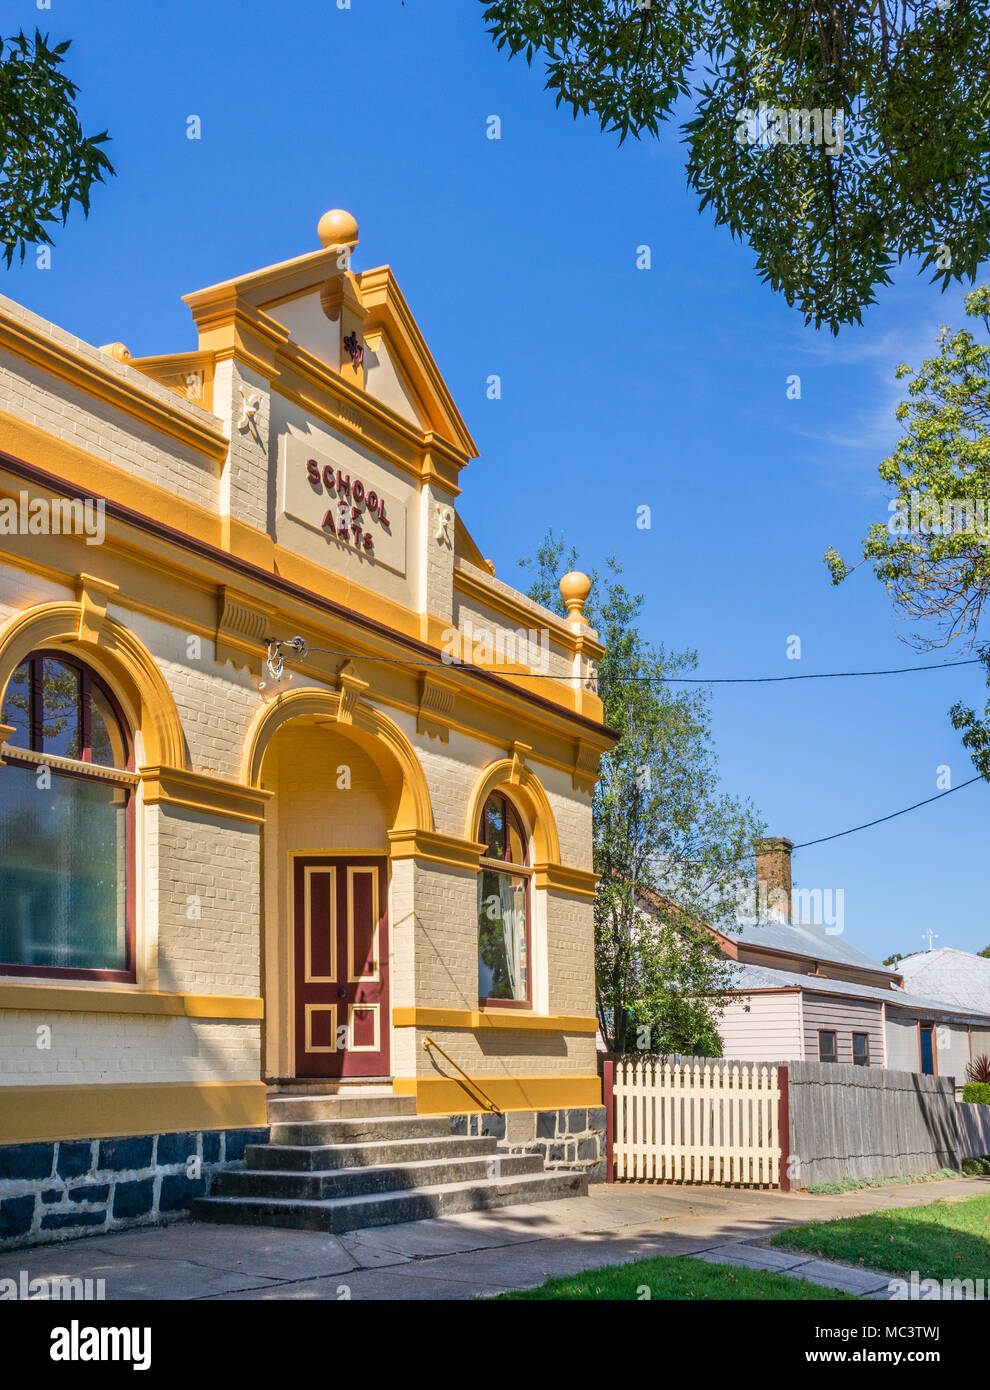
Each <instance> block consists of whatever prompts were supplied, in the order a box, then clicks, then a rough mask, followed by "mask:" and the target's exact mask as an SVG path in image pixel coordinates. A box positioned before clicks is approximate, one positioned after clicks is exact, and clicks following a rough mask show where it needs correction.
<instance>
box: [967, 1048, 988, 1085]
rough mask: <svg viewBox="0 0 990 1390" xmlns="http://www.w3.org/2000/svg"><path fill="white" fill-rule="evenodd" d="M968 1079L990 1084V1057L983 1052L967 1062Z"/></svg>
mask: <svg viewBox="0 0 990 1390" xmlns="http://www.w3.org/2000/svg"><path fill="white" fill-rule="evenodd" d="M966 1080H967V1081H978V1082H981V1083H982V1084H983V1085H985V1086H986V1085H990V1057H988V1056H987V1055H986V1053H983V1052H981V1053H980V1054H979V1055H978V1056H976V1057H974V1058H973V1060H972V1061H971V1062H967V1063H966Z"/></svg>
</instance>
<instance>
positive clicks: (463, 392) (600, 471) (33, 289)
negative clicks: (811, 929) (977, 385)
mask: <svg viewBox="0 0 990 1390" xmlns="http://www.w3.org/2000/svg"><path fill="white" fill-rule="evenodd" d="M5 18H6V25H5V28H6V30H10V29H11V28H12V27H14V26H15V25H18V24H23V26H24V27H25V28H29V29H30V28H33V27H34V26H35V24H39V25H40V26H41V27H42V29H43V30H46V31H47V32H49V33H50V34H51V36H52V37H53V38H54V39H57V40H61V39H63V38H71V39H72V40H73V46H72V49H71V50H70V52H69V55H68V70H69V72H70V75H71V76H72V77H73V78H74V79H75V80H76V81H77V82H78V83H79V85H80V87H81V88H82V93H81V98H80V104H81V111H82V113H83V119H84V125H85V126H86V128H87V131H96V130H98V129H101V128H103V127H104V126H106V127H109V129H110V132H111V134H112V136H113V143H112V145H111V146H110V147H109V149H110V153H111V157H112V159H113V161H114V163H115V165H116V168H117V175H118V176H117V178H116V179H115V180H113V181H112V182H111V183H110V184H109V185H108V186H106V187H104V188H99V189H97V190H96V192H95V194H94V198H93V208H92V212H91V215H90V217H89V219H88V221H86V220H84V219H83V218H82V217H81V216H80V215H74V216H73V217H72V218H71V220H70V223H69V225H68V227H67V228H66V229H64V230H62V231H60V232H58V233H57V235H56V248H55V251H54V254H53V263H52V268H51V269H50V270H47V271H41V270H38V269H36V268H35V266H34V263H33V260H32V258H31V257H29V258H28V260H27V262H26V263H25V266H24V267H23V268H15V269H14V270H13V271H11V272H9V273H5V274H4V277H3V279H4V283H3V292H4V293H6V294H8V295H10V296H11V297H12V298H14V299H17V300H19V301H20V302H21V303H24V304H26V305H27V306H28V307H30V308H31V309H33V310H35V311H36V312H38V313H40V314H43V315H45V316H46V317H48V318H50V319H53V320H54V321H56V322H57V323H60V324H62V325H63V326H65V327H66V328H68V329H70V330H71V331H73V332H75V333H77V334H78V335H79V336H80V337H82V338H84V339H86V340H87V341H89V342H92V343H97V344H98V343H104V342H108V341H114V340H117V339H119V340H121V341H123V342H125V343H126V344H127V345H128V347H130V349H131V351H132V352H133V353H134V354H135V355H143V354H151V353H159V352H170V351H178V350H182V349H187V348H190V347H192V346H193V345H194V343H195V336H194V332H193V326H192V321H191V318H190V316H189V314H188V311H187V310H186V308H185V306H184V305H183V304H182V303H181V299H180V296H181V295H182V294H184V293H187V292H188V291H190V290H193V289H197V288H199V287H201V286H204V285H208V284H211V283H213V282H215V281H217V280H220V279H224V278H226V277H227V276H229V275H232V274H235V273H238V272H241V271H247V270H251V269H254V268H256V267H258V266H262V265H266V264H269V263H271V262H274V261H278V260H282V259H285V258H287V257H289V256H293V255H298V254H301V253H303V252H305V251H307V250H309V249H312V248H315V247H316V245H317V241H316V234H315V228H316V222H317V220H318V218H319V216H320V214H321V213H322V212H323V211H324V210H325V209H326V208H328V207H335V206H336V207H345V208H347V209H349V210H350V211H351V212H353V213H354V215H355V216H356V217H357V219H358V222H359V224H360V227H361V245H360V247H359V250H358V252H357V255H356V258H355V265H356V267H357V268H359V269H360V268H361V267H364V266H371V265H378V264H381V263H383V262H387V263H389V264H390V265H391V266H392V267H393V269H394V271H395V273H396V275H397V277H398V279H399V282H400V284H401V285H402V287H403V290H404V292H405V294H406V297H407V298H408V300H409V302H410V304H411V306H412V309H413V312H414V313H415V315H416V316H417V319H418V322H419V324H420V327H421V328H422V330H423V332H424V334H425V336H426V339H427V341H428V342H429V344H430V346H431V348H432V351H433V353H434V355H435V357H436V359H437V361H438V363H439V365H440V368H441V370H442V371H443V372H444V373H445V375H446V378H447V381H448V383H449V385H450V388H451V391H452V392H453V395H454V398H455V399H456V401H457V402H458V404H459V406H460V408H461V410H462V412H463V414H464V415H465V418H466V419H467V422H468V425H469V427H470V429H471V430H472V432H473V434H474V436H475V438H476V439H477V441H478V444H479V446H480V450H481V457H480V458H479V459H478V460H477V461H475V462H474V463H473V464H472V465H471V467H470V469H469V470H468V471H467V473H466V475H465V477H464V486H465V493H464V496H463V498H462V499H461V510H462V513H463V515H464V516H465V519H466V521H467V523H468V526H469V527H470V528H471V530H472V531H473V533H474V535H475V537H476V539H477V541H478V543H479V545H480V546H481V549H482V550H483V552H484V553H485V554H486V555H488V556H491V557H492V559H494V560H495V562H496V564H497V566H498V572H499V575H500V576H501V577H503V578H506V579H508V580H509V581H510V582H517V583H518V582H520V578H521V576H520V574H519V571H518V570H517V569H516V563H515V562H516V561H517V559H518V558H519V557H520V556H522V555H525V554H528V553H530V552H531V551H532V550H533V549H534V548H535V546H536V545H537V543H538V542H539V540H540V538H541V536H542V535H543V533H544V531H545V530H546V528H547V527H548V526H551V525H552V526H554V527H555V528H556V529H558V530H561V529H562V530H563V532H564V534H565V536H566V539H567V540H568V542H574V543H575V544H576V545H577V546H578V548H579V550H580V552H581V557H582V561H583V562H584V564H585V565H586V566H591V565H593V564H595V563H600V562H601V560H602V559H603V557H604V556H605V555H607V554H609V553H612V552H614V553H615V554H616V555H617V556H618V557H619V558H620V560H621V561H622V563H623V564H624V566H625V571H626V576H627V579H628V582H629V584H630V587H632V588H634V589H636V590H640V591H642V592H643V593H644V594H645V595H646V604H645V609H644V625H645V628H646V631H647V633H648V635H649V636H650V637H651V638H653V639H654V640H656V641H662V642H663V643H665V644H666V645H667V646H668V647H671V648H674V649H677V648H681V647H696V648H697V649H698V651H699V654H700V671H701V673H702V674H705V675H712V676H739V675H791V674H794V673H795V672H797V671H809V672H812V671H829V670H857V669H864V668H876V667H887V666H909V665H913V664H919V665H920V664H923V663H925V662H927V661H931V660H941V659H943V657H944V659H946V660H951V659H953V656H954V652H953V651H951V650H950V651H949V652H947V653H944V654H937V655H936V656H935V657H926V656H922V655H920V654H918V653H916V652H914V651H912V649H911V648H910V647H908V646H906V645H905V644H904V643H903V642H902V641H900V640H899V632H901V625H899V624H898V623H897V621H896V620H895V618H894V616H893V614H892V612H891V609H890V606H889V604H888V601H887V598H886V595H885V594H884V592H883V590H882V588H881V587H880V585H879V584H878V583H877V581H876V580H875V579H874V578H873V577H872V575H871V574H870V573H869V572H868V571H866V570H865V569H864V570H861V571H859V572H858V573H857V574H856V575H855V576H854V577H853V578H852V579H851V580H849V581H847V583H846V584H845V585H844V586H843V587H842V588H841V589H838V590H836V589H833V588H832V587H831V585H830V583H829V579H828V574H827V572H826V570H825V567H824V565H823V564H822V554H823V552H824V550H825V549H826V547H827V546H828V545H829V544H835V545H836V546H837V547H838V548H839V549H840V550H841V551H843V553H845V554H846V555H847V556H852V557H854V556H855V554H856V547H857V542H858V541H859V539H860V537H861V536H862V535H863V534H865V532H866V530H867V528H868V526H869V525H870V524H871V523H872V522H873V521H875V520H884V519H885V518H886V505H885V495H884V492H883V488H882V486H881V484H880V482H879V479H878V478H877V474H876V466H877V464H878V462H879V461H880V460H881V459H882V458H883V457H884V456H885V455H886V454H887V453H889V452H890V449H891V446H892V445H893V443H894V442H895V440H896V438H897V430H898V427H897V425H896V422H895V421H894V420H893V418H892V416H891V411H892V409H893V407H894V405H896V403H897V401H898V400H899V399H900V394H901V393H900V391H899V390H898V387H897V384H896V382H895V381H894V378H893V374H894V368H895V367H896V365H897V363H898V362H900V361H907V362H909V363H911V364H912V365H914V366H917V365H918V364H919V363H920V361H921V358H922V356H923V355H925V354H926V353H927V352H928V351H929V349H930V348H931V345H932V340H933V338H934V335H935V333H936V331H937V329H938V327H939V325H940V324H941V323H945V322H947V323H958V322H960V321H961V319H962V317H963V315H962V295H963V291H962V290H961V289H960V290H953V291H950V292H949V293H948V294H946V295H942V294H941V293H940V292H939V290H938V288H937V287H935V286H930V285H929V284H928V283H927V277H921V278H919V277H918V276H917V274H916V267H910V266H908V267H905V268H903V270H902V271H901V272H900V273H898V275H897V278H896V282H895V284H894V285H893V286H892V287H891V288H890V289H888V290H886V291H884V292H882V294H881V297H880V303H879V304H878V305H877V306H876V307H875V308H873V309H871V310H868V311H867V312H866V314H865V315H864V324H863V326H862V327H857V326H853V327H850V328H846V329H843V330H842V332H841V333H840V336H839V337H838V339H837V340H836V339H833V338H832V337H831V335H830V334H829V333H828V332H827V331H825V330H822V331H818V332H816V331H815V330H813V329H807V328H805V327H804V326H803V324H802V322H801V318H800V316H799V315H798V314H797V313H796V312H795V311H793V310H791V309H788V307H787V306H786V304H785V303H784V302H783V300H782V299H780V298H779V297H777V296H775V295H774V294H773V293H772V292H771V291H770V290H769V289H768V288H767V287H766V286H764V285H762V284H761V283H760V281H759V277H758V276H757V274H756V273H755V271H754V269H753V256H752V253H751V252H750V251H749V250H748V248H747V247H746V246H744V245H740V244H739V243H738V242H736V243H733V242H732V241H731V239H730V237H729V235H728V233H727V232H726V231H724V230H719V229H716V228H714V227H713V225H712V221H711V218H710V216H709V214H707V213H702V214H700V215H699V213H698V211H697V204H696V200H695V198H694V196H693V195H692V194H690V193H689V192H688V191H687V189H686V186H685V179H684V172H683V161H682V151H681V147H680V143H679V139H678V136H677V133H676V131H673V130H671V131H667V132H666V133H665V134H664V136H663V138H662V140H661V141H659V142H656V141H647V142H644V143H636V142H634V141H629V142H627V144H626V145H625V146H624V147H623V148H621V149H619V148H618V147H617V144H616V141H615V139H614V137H610V136H603V135H602V134H601V133H600V132H599V131H598V129H597V126H596V125H595V123H594V122H592V121H586V120H579V121H577V122H574V121H572V120H571V118H570V116H569V115H567V114H566V113H565V112H563V111H556V110H555V109H554V106H553V101H552V99H551V98H550V97H549V96H548V94H546V93H545V92H544V91H543V80H542V77H541V74H540V71H539V69H538V68H537V67H535V66H534V68H533V69H527V67H526V66H525V64H524V63H523V62H521V61H519V60H515V61H513V62H512V63H509V62H507V61H506V59H505V58H504V56H503V55H500V54H498V53H496V51H495V49H494V46H493V45H492V43H491V41H490V40H489V38H488V37H487V35H486V34H485V31H484V26H483V24H482V20H481V6H480V4H476V3H475V0H407V3H406V4H405V5H403V4H401V3H400V0H351V7H350V9H345V10H340V9H338V8H337V5H336V3H335V0H294V3H292V4H289V5H284V6H280V7H273V6H271V5H270V4H269V3H265V4H262V3H260V0H238V3H234V0H215V3H213V4H210V5H203V4H201V3H195V4H193V3H190V0H171V3H169V4H165V3H163V2H162V0H142V3H141V4H140V5H134V4H132V3H127V2H126V0H53V8H52V9H51V10H50V11H39V10H38V9H37V8H36V4H35V3H34V0H31V3H28V2H27V0H11V2H10V3H9V4H8V6H7V7H6V15H5ZM190 115H198V116H199V117H200V119H201V122H202V139H201V140H198V141H193V140H188V139H187V138H186V128H187V118H188V117H189V116H190ZM491 115H497V116H498V117H499V118H500V120H501V133H502V138H501V139H500V140H498V141H494V140H489V139H487V138H486V122H487V119H488V117H489V116H491ZM644 244H645V245H649V246H650V248H651V252H652V268H651V269H650V270H649V271H642V270H637V268H636V250H637V247H639V246H641V245H644ZM492 373H497V374H498V375H499V376H500V377H501V379H502V397H501V399H500V400H498V401H491V400H488V399H487V398H486V391H485V383H486V379H487V378H488V377H489V375H491V374H492ZM791 374H798V375H799V376H800V377H801V399H800V400H788V399H787V396H786V384H787V377H788V376H789V375H791ZM643 504H646V505H649V506H650V507H651V508H652V517H653V525H652V528H651V529H650V530H649V531H644V530H638V529H637V527H636V509H637V507H639V506H641V505H643ZM792 635H798V636H799V637H800V638H801V643H802V659H801V661H800V662H795V661H789V660H788V659H787V657H786V649H787V641H788V638H789V637H790V636H792ZM979 672H980V668H967V669H963V670H955V671H932V672H928V673H925V674H919V675H911V676H900V677H886V678H873V679H863V680H855V681H830V682H807V683H804V682H797V683H788V684H784V685H777V686H752V687H747V686H737V687H724V688H722V689H720V690H718V691H716V693H715V695H714V702H713V713H714V729H715V736H716V740H717V745H718V749H719V752H720V755H721V766H722V772H723V776H724V781H725V784H726V787H727V788H728V789H729V790H731V791H733V792H735V793H737V794H740V795H745V796H749V797H751V798H752V799H753V801H754V802H755V803H756V804H757V806H758V807H759V809H760V810H761V811H762V813H763V815H764V817H765V819H766V820H767V822H768V824H769V828H770V830H771V831H772V832H773V833H777V834H786V835H788V836H790V838H791V839H792V840H794V841H796V842H801V841H804V840H812V839H816V838H818V837H819V836H823V835H829V834H831V833H833V832H835V831H838V830H843V829H845V828H847V827H849V826H853V825H857V824H859V823H860V822H863V821H868V820H872V819H873V818H874V817H877V816H882V815H885V814H886V813H888V812H890V811H894V810H897V809H898V808H900V807H902V806H906V805H909V804H910V803H913V802H916V801H919V800H922V799H923V798H925V797H928V796H932V795H934V794H935V792H936V791H937V790H938V788H937V786H936V769H937V768H938V767H939V766H940V765H943V764H947V765H948V766H949V767H950V768H951V775H952V777H953V780H954V781H955V782H961V781H963V780H965V779H966V778H967V777H969V776H971V775H972V769H971V767H970V764H969V762H968V760H967V758H966V756H965V753H964V750H963V749H962V748H961V746H960V744H959V741H958V737H957V735H956V734H955V732H954V731H953V730H952V728H951V726H950V724H949V721H948V717H947V711H948V709H949V707H950V705H951V704H952V703H953V702H954V700H956V699H958V698H964V699H967V700H969V701H970V702H971V703H975V702H979V703H980V704H982V700H985V697H986V691H985V686H984V685H983V683H982V681H981V678H980V674H979ZM981 697H982V699H981ZM987 808H988V800H987V788H986V787H985V786H984V785H976V786H973V787H971V788H966V789H964V790H961V791H959V792H958V793H957V794H955V795H953V796H950V797H947V798H946V799H945V800H943V801H941V802H939V803H937V804H935V805H934V806H931V807H927V808H924V809H922V810H920V811H917V812H914V813H913V814H912V815H910V816H905V817H903V818H901V819H899V820H896V821H893V822H891V823H890V824H888V825H885V826H880V827H877V828H876V829H873V830H869V831H865V832H863V833H861V834H858V835H854V836H850V837H848V838H846V839H842V840H837V841H835V842H833V843H832V844H827V845H822V846H818V847H815V848H812V849H808V850H805V851H802V852H801V853H800V854H798V855H796V856H795V879H796V881H797V882H798V883H800V884H802V885H804V886H806V887H820V888H825V889H827V888H831V889H842V890H843V892H844V894H845V929H846V932H847V934H848V935H849V937H850V939H852V940H854V941H855V942H856V943H857V944H858V945H860V946H862V947H863V948H864V949H866V950H868V951H871V952H873V953H874V954H877V955H881V956H882V955H887V954H889V953H890V952H891V951H894V950H898V951H901V952H904V953H908V952H910V951H914V950H920V949H922V940H921V934H922V932H923V931H927V929H928V928H932V929H933V930H934V931H935V932H937V933H938V934H939V940H938V941H937V943H936V944H937V945H941V946H956V947H959V948H960V949H964V950H978V949H980V948H982V947H983V946H985V945H987V944H988V943H990V908H988V905H987V894H986V890H985V883H984V880H983V879H982V873H983V871H984V865H985V862H986V843H987Z"/></svg>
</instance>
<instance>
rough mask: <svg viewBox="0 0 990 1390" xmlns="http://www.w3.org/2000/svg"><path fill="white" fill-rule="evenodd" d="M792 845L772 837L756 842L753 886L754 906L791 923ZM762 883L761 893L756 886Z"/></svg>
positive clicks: (789, 841)
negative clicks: (755, 900) (754, 885)
mask: <svg viewBox="0 0 990 1390" xmlns="http://www.w3.org/2000/svg"><path fill="white" fill-rule="evenodd" d="M793 848H794V842H793V841H792V840H787V839H785V838H784V836H783V835H775V836H772V837H771V838H769V839H766V840H757V842H756V884H757V893H758V895H759V896H758V898H757V901H758V903H759V904H760V905H761V906H762V904H763V903H764V902H766V905H767V907H768V908H769V909H770V912H771V913H772V914H773V915H774V916H778V917H781V918H783V920H784V921H785V922H789V921H790V920H791V850H792V849H793ZM761 884H766V887H765V888H763V889H762V890H761V887H760V885H761Z"/></svg>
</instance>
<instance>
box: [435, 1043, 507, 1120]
mask: <svg viewBox="0 0 990 1390" xmlns="http://www.w3.org/2000/svg"><path fill="white" fill-rule="evenodd" d="M431 1047H433V1048H435V1049H436V1050H437V1052H439V1053H440V1056H441V1057H444V1058H446V1060H447V1061H448V1062H449V1063H450V1065H451V1066H452V1067H453V1068H454V1070H455V1071H459V1072H460V1074H461V1076H463V1078H464V1080H465V1081H466V1082H467V1084H468V1085H469V1086H470V1087H471V1089H472V1090H473V1091H477V1093H478V1095H479V1096H480V1097H481V1099H482V1100H483V1101H484V1102H485V1107H486V1109H487V1110H488V1111H489V1113H490V1114H492V1115H501V1113H502V1112H501V1110H500V1109H499V1107H498V1106H497V1105H496V1104H495V1102H494V1101H493V1100H492V1098H491V1096H489V1095H486V1094H485V1092H484V1091H483V1090H482V1089H481V1087H480V1086H479V1085H478V1083H477V1081H472V1080H471V1078H470V1076H468V1074H467V1072H466V1071H465V1070H464V1068H463V1067H459V1066H458V1065H457V1063H456V1062H455V1061H454V1059H453V1057H449V1056H448V1055H447V1053H446V1052H444V1050H443V1048H442V1047H441V1046H440V1044H439V1043H435V1042H434V1041H433V1039H432V1038H424V1039H423V1050H424V1051H425V1052H429V1050H430V1048H431Z"/></svg>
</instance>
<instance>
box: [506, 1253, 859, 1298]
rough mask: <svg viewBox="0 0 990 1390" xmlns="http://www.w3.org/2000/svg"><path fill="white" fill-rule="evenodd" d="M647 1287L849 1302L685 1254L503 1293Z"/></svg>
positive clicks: (556, 1294) (690, 1293) (657, 1294)
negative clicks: (535, 1287) (709, 1262)
mask: <svg viewBox="0 0 990 1390" xmlns="http://www.w3.org/2000/svg"><path fill="white" fill-rule="evenodd" d="M644 1286H646V1287H647V1288H649V1291H650V1292H649V1297H650V1298H651V1299H675V1300H683V1299H700V1300H708V1301H710V1302H717V1301H720V1300H723V1299H737V1298H738V1299H789V1300H793V1299H812V1298H813V1299H848V1298H849V1297H850V1295H849V1294H844V1293H839V1292H838V1291H837V1290H835V1289H824V1288H822V1287H821V1286H820V1285H819V1284H809V1283H808V1281H807V1280H806V1279H791V1278H790V1277H789V1276H788V1275H786V1274H767V1273H765V1272H764V1271H763V1270H759V1269H741V1268H736V1267H735V1266H733V1265H713V1264H707V1263H706V1262H705V1261H704V1260H693V1259H691V1258H690V1257H689V1256H687V1255H676V1256H671V1257H659V1258H657V1259H653V1260H637V1261H636V1263H635V1264H630V1265H610V1266H609V1267H608V1268H606V1269H588V1270H585V1271H584V1273H583V1274H573V1275H570V1276H569V1277H568V1278H566V1279H548V1280H547V1282H546V1283H545V1284H541V1285H540V1287H539V1288H538V1289H520V1290H519V1292H518V1293H503V1294H498V1295H497V1297H498V1298H501V1299H524V1298H525V1299H534V1298H535V1299H543V1300H548V1299H616V1300H632V1301H635V1300H638V1299H643V1298H644V1297H645V1295H644V1293H643V1287H644Z"/></svg>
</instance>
